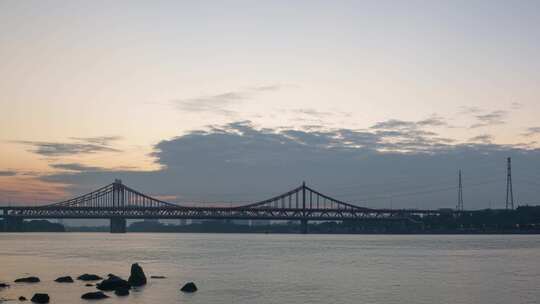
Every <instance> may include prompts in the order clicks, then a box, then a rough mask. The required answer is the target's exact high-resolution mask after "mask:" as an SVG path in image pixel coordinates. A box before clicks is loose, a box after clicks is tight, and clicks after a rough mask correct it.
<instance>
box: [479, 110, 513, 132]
mask: <svg viewBox="0 0 540 304" xmlns="http://www.w3.org/2000/svg"><path fill="white" fill-rule="evenodd" d="M507 115H508V112H507V111H493V112H490V113H487V114H481V115H476V116H475V118H476V120H477V121H478V122H477V123H475V124H473V125H471V126H470V128H471V129H475V128H481V127H487V126H494V125H502V124H505V123H506V121H505V118H506V116H507Z"/></svg>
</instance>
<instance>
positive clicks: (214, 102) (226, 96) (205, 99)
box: [175, 84, 283, 116]
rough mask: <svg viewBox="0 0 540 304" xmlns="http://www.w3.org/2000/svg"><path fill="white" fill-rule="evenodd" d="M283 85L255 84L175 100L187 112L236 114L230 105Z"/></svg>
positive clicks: (277, 88) (278, 88) (275, 89)
mask: <svg viewBox="0 0 540 304" xmlns="http://www.w3.org/2000/svg"><path fill="white" fill-rule="evenodd" d="M281 88H283V85H277V84H276V85H265V86H254V87H249V88H247V89H243V90H237V91H229V92H224V93H219V94H213V95H202V96H198V97H193V98H186V99H178V100H175V103H176V104H177V106H178V108H179V109H180V110H182V111H185V112H194V113H199V112H207V113H215V114H220V115H225V116H231V115H233V114H235V112H234V111H232V110H231V109H230V107H232V106H234V105H238V104H240V103H241V102H243V101H245V100H248V99H250V98H253V97H255V96H256V95H258V94H261V93H264V92H272V91H277V90H280V89H281Z"/></svg>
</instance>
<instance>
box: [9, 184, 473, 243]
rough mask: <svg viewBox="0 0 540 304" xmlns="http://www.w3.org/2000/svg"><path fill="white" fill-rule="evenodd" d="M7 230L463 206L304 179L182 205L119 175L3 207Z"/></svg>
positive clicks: (404, 216) (384, 213) (372, 214)
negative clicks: (63, 195) (258, 194)
mask: <svg viewBox="0 0 540 304" xmlns="http://www.w3.org/2000/svg"><path fill="white" fill-rule="evenodd" d="M0 210H1V211H2V213H1V214H0V217H2V218H3V219H4V225H5V227H4V231H13V232H15V231H21V229H22V228H21V227H22V224H23V221H24V219H37V218H39V219H109V220H110V231H111V233H125V232H126V220H127V219H206V220H234V219H247V220H288V221H299V222H300V223H301V227H302V228H301V229H302V232H303V233H307V230H308V221H343V220H368V219H371V220H372V219H385V220H411V218H412V217H413V216H425V215H438V214H441V213H443V212H446V213H448V212H457V213H459V212H464V211H463V210H457V211H451V210H446V209H445V210H441V209H439V210H419V209H373V208H365V207H361V206H357V205H354V204H351V203H347V202H343V201H340V200H337V199H335V198H332V197H330V196H328V195H325V194H322V193H321V192H319V191H317V190H315V189H312V188H310V187H308V186H307V185H306V184H305V183H302V184H301V185H300V186H299V187H296V188H294V189H292V190H290V191H288V192H285V193H283V194H281V195H277V196H274V197H272V198H269V199H266V200H263V201H259V202H254V203H250V204H246V205H242V206H234V207H233V206H231V207H200V206H182V205H178V204H173V203H169V202H165V201H163V200H160V199H157V198H154V197H151V196H149V195H146V194H144V193H141V192H139V191H137V190H135V189H132V188H130V187H128V186H126V185H124V184H123V183H122V182H121V181H120V180H115V181H114V182H113V183H111V184H109V185H107V186H105V187H102V188H99V189H97V190H95V191H92V192H90V193H87V194H84V195H81V196H78V197H75V198H72V199H69V200H66V201H63V202H59V203H54V204H49V205H43V206H17V207H12V206H9V207H8V206H0Z"/></svg>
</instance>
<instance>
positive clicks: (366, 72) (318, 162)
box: [0, 0, 540, 209]
mask: <svg viewBox="0 0 540 304" xmlns="http://www.w3.org/2000/svg"><path fill="white" fill-rule="evenodd" d="M539 14H540V2H538V1H526V0H523V1H497V0H490V1H479V0H468V1H459V0H456V1H437V0H434V1H414V0H411V1H294V2H291V1H265V2H262V1H191V2H187V1H129V2H127V1H126V2H124V1H114V2H111V1H7V0H0V77H1V78H0V79H1V81H0V115H1V119H0V204H3V205H7V204H20V205H24V204H30V205H34V204H46V203H51V202H56V201H61V200H63V199H67V198H70V197H72V196H74V195H77V194H82V193H85V192H88V191H90V190H92V189H94V188H96V187H99V186H102V185H105V184H108V183H110V182H112V181H113V180H114V179H115V178H121V179H122V180H123V182H124V183H125V184H127V185H129V186H131V187H133V188H136V189H138V190H140V191H143V192H145V193H148V194H151V195H154V196H156V197H160V198H163V199H166V200H168V201H171V202H174V203H187V202H189V203H200V204H210V203H220V202H230V203H241V202H252V201H258V200H263V199H265V198H267V197H270V196H273V195H275V194H279V193H281V192H285V191H287V190H290V189H292V188H294V187H296V186H297V185H299V184H300V183H301V182H302V181H306V183H307V184H308V185H311V186H312V187H314V188H316V189H319V190H320V191H323V192H325V193H326V194H329V195H331V196H334V197H336V198H339V199H342V200H346V201H349V202H351V203H355V204H358V205H363V206H369V207H396V208H397V207H412V208H443V207H455V204H456V201H457V188H456V187H457V172H458V170H460V169H461V170H463V179H464V181H463V183H464V201H465V208H471V209H478V208H488V207H492V208H500V207H503V206H504V199H505V191H506V180H505V178H506V172H505V170H506V158H507V157H512V159H513V166H514V168H513V171H514V176H513V177H514V190H515V197H516V204H537V203H538V204H540V198H539V197H538V195H539V194H540V181H538V178H539V177H540V173H538V169H540V150H539V148H540V143H538V140H539V139H540V122H538V117H539V115H540V100H539V99H540V85H539V81H540V60H539V59H538V54H540V18H539Z"/></svg>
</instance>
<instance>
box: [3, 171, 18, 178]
mask: <svg viewBox="0 0 540 304" xmlns="http://www.w3.org/2000/svg"><path fill="white" fill-rule="evenodd" d="M15 175H17V171H12V170H0V177H1V176H15Z"/></svg>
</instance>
